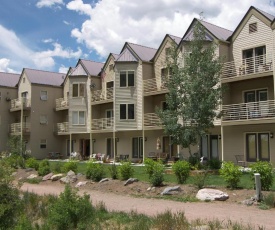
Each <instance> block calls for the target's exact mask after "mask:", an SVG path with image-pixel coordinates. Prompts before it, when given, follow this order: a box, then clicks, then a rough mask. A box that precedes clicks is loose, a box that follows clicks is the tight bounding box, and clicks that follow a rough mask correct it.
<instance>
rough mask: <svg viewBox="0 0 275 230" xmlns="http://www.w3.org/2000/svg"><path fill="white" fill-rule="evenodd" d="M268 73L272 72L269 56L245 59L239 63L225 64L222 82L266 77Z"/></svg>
mask: <svg viewBox="0 0 275 230" xmlns="http://www.w3.org/2000/svg"><path fill="white" fill-rule="evenodd" d="M270 71H273V63H272V57H271V55H270V56H267V55H260V56H256V57H251V58H246V59H242V60H241V61H240V62H235V61H232V62H225V63H224V64H223V68H222V82H223V83H226V82H230V81H237V80H246V79H250V78H254V77H258V76H259V75H260V76H267V75H269V74H270ZM256 74H257V75H256Z"/></svg>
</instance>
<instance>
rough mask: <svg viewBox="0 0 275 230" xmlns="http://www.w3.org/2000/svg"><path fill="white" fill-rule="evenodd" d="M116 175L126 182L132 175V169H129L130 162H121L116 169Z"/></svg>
mask: <svg viewBox="0 0 275 230" xmlns="http://www.w3.org/2000/svg"><path fill="white" fill-rule="evenodd" d="M118 174H119V177H120V179H121V180H128V179H129V178H131V177H132V176H133V175H134V169H133V168H132V167H131V162H127V161H126V162H122V164H121V165H120V166H119V168H118Z"/></svg>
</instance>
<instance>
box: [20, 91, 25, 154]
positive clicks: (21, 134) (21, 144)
mask: <svg viewBox="0 0 275 230" xmlns="http://www.w3.org/2000/svg"><path fill="white" fill-rule="evenodd" d="M23 111H24V110H23V97H22V95H21V118H20V119H21V124H20V125H21V130H20V131H21V133H20V142H21V143H20V150H21V155H22V156H23Z"/></svg>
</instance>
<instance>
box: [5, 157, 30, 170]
mask: <svg viewBox="0 0 275 230" xmlns="http://www.w3.org/2000/svg"><path fill="white" fill-rule="evenodd" d="M3 161H5V162H6V163H7V164H8V165H9V166H11V167H12V168H15V169H18V168H25V159H24V158H23V157H22V156H20V155H16V154H11V155H10V156H8V157H6V158H4V159H3Z"/></svg>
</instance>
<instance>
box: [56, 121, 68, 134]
mask: <svg viewBox="0 0 275 230" xmlns="http://www.w3.org/2000/svg"><path fill="white" fill-rule="evenodd" d="M57 134H58V135H67V134H69V122H62V123H57Z"/></svg>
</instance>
